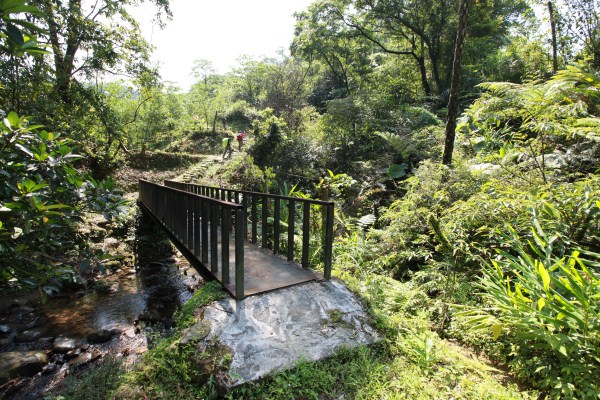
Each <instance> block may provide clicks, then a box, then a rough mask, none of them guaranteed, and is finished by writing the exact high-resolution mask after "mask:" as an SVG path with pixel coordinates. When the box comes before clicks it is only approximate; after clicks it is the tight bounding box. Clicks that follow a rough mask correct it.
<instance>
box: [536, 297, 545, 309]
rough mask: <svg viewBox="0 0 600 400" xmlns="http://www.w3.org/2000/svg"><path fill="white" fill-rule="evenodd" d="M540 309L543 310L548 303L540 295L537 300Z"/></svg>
mask: <svg viewBox="0 0 600 400" xmlns="http://www.w3.org/2000/svg"><path fill="white" fill-rule="evenodd" d="M537 305H538V311H542V310H543V308H544V306H545V305H546V300H544V298H543V297H540V298H539V299H538V301H537Z"/></svg>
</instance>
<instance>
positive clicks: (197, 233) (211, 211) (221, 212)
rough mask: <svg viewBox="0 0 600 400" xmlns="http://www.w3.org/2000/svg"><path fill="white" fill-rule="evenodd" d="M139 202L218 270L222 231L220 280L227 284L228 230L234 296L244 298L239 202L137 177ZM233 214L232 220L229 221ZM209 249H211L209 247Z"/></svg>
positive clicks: (242, 225) (243, 224)
mask: <svg viewBox="0 0 600 400" xmlns="http://www.w3.org/2000/svg"><path fill="white" fill-rule="evenodd" d="M139 186H140V188H139V189H140V190H139V193H140V196H139V203H140V204H141V205H142V206H143V207H144V208H145V209H146V211H149V212H150V213H151V215H152V216H153V217H154V218H155V219H156V220H157V221H158V222H159V223H160V224H162V225H163V227H164V228H165V229H166V230H167V231H168V232H169V233H170V234H171V235H172V237H173V238H174V239H175V240H177V241H179V243H181V244H182V245H183V247H184V248H186V249H188V250H189V252H190V253H191V255H193V256H194V257H196V259H197V260H198V261H199V262H201V263H202V264H203V265H205V266H207V267H208V265H209V254H210V270H211V272H212V273H213V275H215V276H216V275H217V274H218V269H219V265H218V232H219V230H220V233H221V282H222V283H223V284H224V285H229V284H230V281H229V264H230V263H229V261H230V260H229V234H230V232H232V227H233V228H234V231H233V238H234V246H235V252H234V254H235V297H236V298H237V299H240V300H241V299H243V298H244V239H245V233H246V214H245V211H244V209H243V206H242V205H241V204H236V203H232V202H228V201H223V200H220V199H215V198H211V197H208V196H201V195H199V194H195V193H192V192H190V191H185V190H180V189H177V188H173V187H169V186H166V185H160V184H157V183H153V182H149V181H146V180H143V179H140V180H139ZM232 215H233V217H234V222H233V223H232ZM209 249H210V251H209Z"/></svg>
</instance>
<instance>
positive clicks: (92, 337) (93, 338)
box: [86, 329, 113, 343]
mask: <svg viewBox="0 0 600 400" xmlns="http://www.w3.org/2000/svg"><path fill="white" fill-rule="evenodd" d="M112 336H113V334H112V332H111V331H109V330H108V329H100V330H97V331H95V332H92V333H90V334H89V335H87V337H86V339H87V341H88V342H90V343H104V342H108V341H109V340H110V339H112Z"/></svg>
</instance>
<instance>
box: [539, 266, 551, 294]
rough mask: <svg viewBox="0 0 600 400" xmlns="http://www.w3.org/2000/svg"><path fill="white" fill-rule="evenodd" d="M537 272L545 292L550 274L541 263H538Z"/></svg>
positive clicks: (548, 287) (547, 288)
mask: <svg viewBox="0 0 600 400" xmlns="http://www.w3.org/2000/svg"><path fill="white" fill-rule="evenodd" d="M538 273H539V274H540V277H541V278H542V283H543V284H544V290H545V291H546V292H547V291H548V290H549V289H550V274H549V273H548V271H547V270H546V268H545V267H544V265H543V264H542V263H540V264H539V265H538Z"/></svg>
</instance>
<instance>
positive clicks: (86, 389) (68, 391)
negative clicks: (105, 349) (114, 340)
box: [46, 358, 126, 400]
mask: <svg viewBox="0 0 600 400" xmlns="http://www.w3.org/2000/svg"><path fill="white" fill-rule="evenodd" d="M125 373H126V368H125V366H124V365H123V363H122V360H117V359H114V358H106V359H104V360H102V361H101V362H99V363H98V364H95V365H93V366H91V367H90V368H85V369H82V370H80V371H77V372H75V373H73V374H71V375H69V376H68V377H67V378H66V379H65V381H64V382H63V384H62V385H61V389H59V391H58V392H57V394H56V395H54V396H50V397H46V398H47V399H53V400H62V399H64V400H68V399H73V400H102V399H108V398H110V393H111V392H112V391H114V390H115V389H116V388H117V387H118V386H119V385H120V384H121V382H122V381H123V376H124V374H125Z"/></svg>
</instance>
